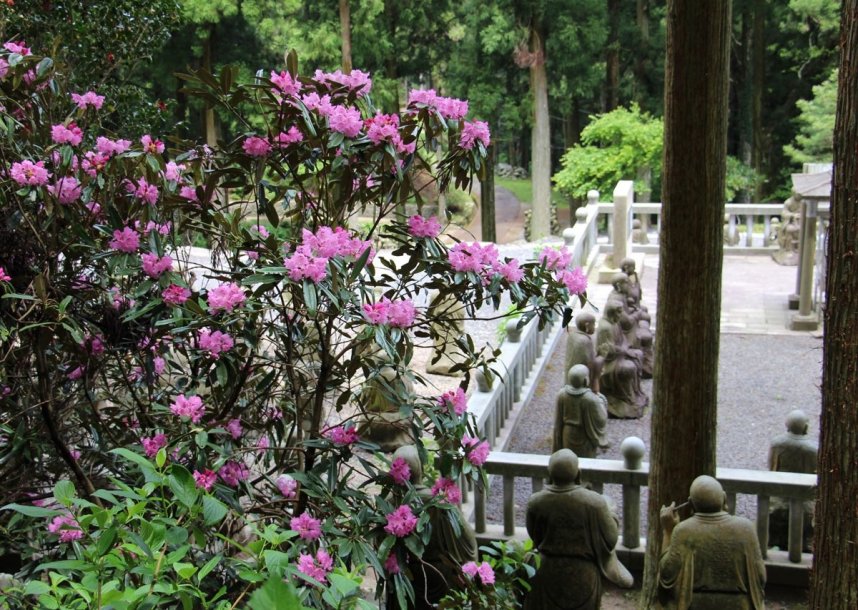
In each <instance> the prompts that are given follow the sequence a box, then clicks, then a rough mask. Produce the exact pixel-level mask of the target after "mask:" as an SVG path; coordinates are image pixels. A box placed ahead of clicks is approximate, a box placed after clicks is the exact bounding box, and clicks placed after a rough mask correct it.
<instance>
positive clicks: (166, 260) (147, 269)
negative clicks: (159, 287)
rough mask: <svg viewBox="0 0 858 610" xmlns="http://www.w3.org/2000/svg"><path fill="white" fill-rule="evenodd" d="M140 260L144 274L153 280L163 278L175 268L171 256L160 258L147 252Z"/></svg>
mask: <svg viewBox="0 0 858 610" xmlns="http://www.w3.org/2000/svg"><path fill="white" fill-rule="evenodd" d="M140 259H141V262H142V266H143V272H144V273H145V274H146V275H148V276H149V277H151V278H153V279H157V278H159V277H161V276H162V275H163V274H164V273H165V272H167V271H169V270H170V269H172V268H173V259H172V258H170V256H169V255H164V256H161V257H159V256H158V255H157V254H155V253H153V252H146V253H144V254H142V255H141V256H140Z"/></svg>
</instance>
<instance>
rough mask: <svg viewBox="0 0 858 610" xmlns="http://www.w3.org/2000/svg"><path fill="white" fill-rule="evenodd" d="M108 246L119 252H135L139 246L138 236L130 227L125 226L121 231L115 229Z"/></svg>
mask: <svg viewBox="0 0 858 610" xmlns="http://www.w3.org/2000/svg"><path fill="white" fill-rule="evenodd" d="M108 246H109V247H110V248H111V249H112V250H119V251H120V252H128V253H131V252H136V251H137V248H139V247H140V236H139V235H138V234H137V231H135V230H134V229H132V228H131V227H125V228H124V229H122V230H121V231H120V230H119V229H117V230H115V231H114V232H113V239H112V240H110V243H109V244H108Z"/></svg>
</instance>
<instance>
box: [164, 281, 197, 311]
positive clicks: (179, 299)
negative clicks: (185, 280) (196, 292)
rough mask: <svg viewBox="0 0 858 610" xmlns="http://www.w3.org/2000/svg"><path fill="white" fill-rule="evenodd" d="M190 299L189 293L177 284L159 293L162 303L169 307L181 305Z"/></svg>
mask: <svg viewBox="0 0 858 610" xmlns="http://www.w3.org/2000/svg"><path fill="white" fill-rule="evenodd" d="M190 297H191V291H190V290H188V289H187V288H185V287H184V286H179V285H178V284H170V285H169V286H167V288H165V289H164V292H162V293H161V298H162V299H164V303H166V304H167V305H169V306H171V307H175V306H177V305H181V304H182V303H184V302H185V301H187V300H188V299H189V298H190Z"/></svg>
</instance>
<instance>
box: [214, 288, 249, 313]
mask: <svg viewBox="0 0 858 610" xmlns="http://www.w3.org/2000/svg"><path fill="white" fill-rule="evenodd" d="M246 300H247V296H246V295H245V294H244V291H243V290H242V289H241V287H240V286H239V285H238V284H236V283H234V282H231V283H229V284H220V285H219V286H215V287H214V288H212V289H211V290H209V292H208V295H207V302H208V307H209V312H211V313H219V312H221V311H225V312H230V311H232V310H233V309H235V308H236V307H240V306H241V305H243V304H244V302H245V301H246Z"/></svg>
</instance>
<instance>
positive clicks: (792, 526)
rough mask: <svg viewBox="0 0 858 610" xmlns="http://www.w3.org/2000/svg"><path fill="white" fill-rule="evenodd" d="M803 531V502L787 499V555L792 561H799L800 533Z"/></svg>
mask: <svg viewBox="0 0 858 610" xmlns="http://www.w3.org/2000/svg"><path fill="white" fill-rule="evenodd" d="M803 533H804V503H803V502H802V501H801V500H797V499H795V498H790V500H789V538H788V539H787V548H788V550H789V553H788V556H789V560H790V561H791V562H792V563H801V547H802V543H803V541H802V534H803Z"/></svg>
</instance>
